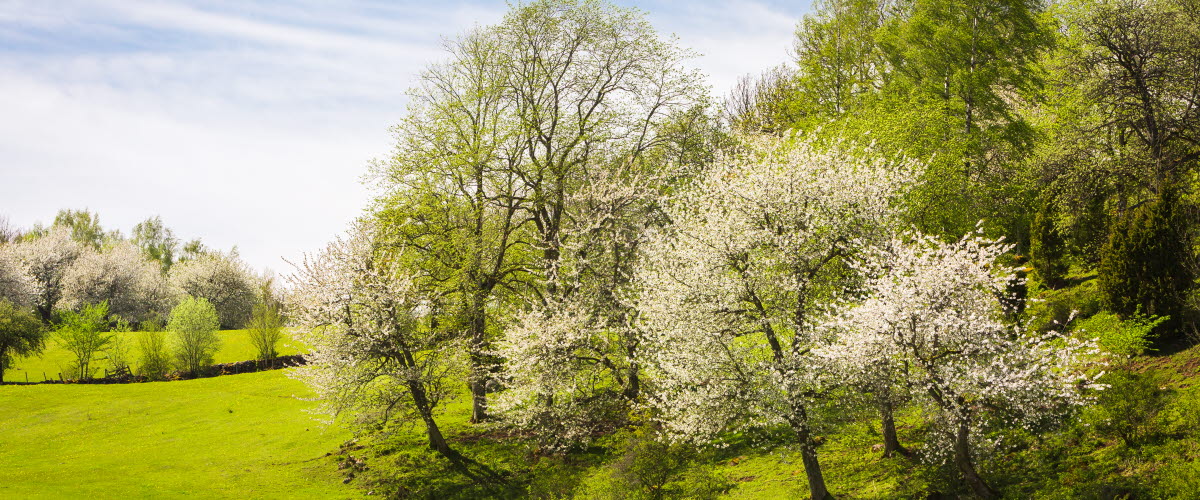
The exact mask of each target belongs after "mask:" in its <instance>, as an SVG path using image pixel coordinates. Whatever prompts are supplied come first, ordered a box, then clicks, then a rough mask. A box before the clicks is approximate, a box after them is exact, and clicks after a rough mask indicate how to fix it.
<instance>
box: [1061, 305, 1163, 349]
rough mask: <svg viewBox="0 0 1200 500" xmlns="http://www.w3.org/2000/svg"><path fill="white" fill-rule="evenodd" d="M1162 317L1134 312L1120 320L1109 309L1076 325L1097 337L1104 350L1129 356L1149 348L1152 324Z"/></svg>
mask: <svg viewBox="0 0 1200 500" xmlns="http://www.w3.org/2000/svg"><path fill="white" fill-rule="evenodd" d="M1166 320H1167V318H1165V317H1147V316H1143V315H1141V314H1134V315H1132V316H1131V317H1130V318H1129V319H1125V320H1122V319H1121V318H1120V317H1119V316H1117V315H1116V314H1113V313H1111V312H1107V311H1106V312H1102V313H1099V314H1096V315H1094V316H1092V317H1090V318H1088V319H1086V320H1083V321H1081V322H1080V323H1079V324H1078V325H1077V326H1076V331H1080V332H1083V334H1084V335H1085V336H1087V337H1090V338H1095V339H1097V340H1098V341H1099V343H1100V347H1101V348H1102V349H1104V350H1105V351H1107V352H1110V353H1112V354H1116V355H1117V356H1122V357H1132V356H1137V355H1140V354H1143V353H1145V352H1146V351H1147V350H1150V349H1151V347H1150V346H1151V344H1152V343H1153V339H1154V335H1153V331H1154V328H1155V327H1157V326H1158V325H1160V324H1162V323H1163V322H1164V321H1166Z"/></svg>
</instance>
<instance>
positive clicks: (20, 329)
mask: <svg viewBox="0 0 1200 500" xmlns="http://www.w3.org/2000/svg"><path fill="white" fill-rule="evenodd" d="M45 344H46V331H45V329H44V328H42V323H41V322H40V321H38V319H37V317H36V316H34V315H33V313H31V312H29V311H27V310H25V309H24V308H21V307H19V306H17V305H16V304H13V303H12V302H9V301H7V300H5V299H3V298H0V383H2V382H3V377H4V371H5V370H7V369H8V367H9V365H11V364H12V361H13V358H14V357H16V356H32V355H35V354H37V353H38V352H40V351H41V350H42V348H43V347H44V346H45Z"/></svg>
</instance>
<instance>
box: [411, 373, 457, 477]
mask: <svg viewBox="0 0 1200 500" xmlns="http://www.w3.org/2000/svg"><path fill="white" fill-rule="evenodd" d="M408 392H409V394H410V395H412V398H413V403H414V404H415V406H416V407H417V413H420V414H421V420H422V421H424V422H425V435H426V436H428V437H429V449H431V450H433V451H436V452H438V453H440V454H441V455H442V456H444V457H446V458H448V459H451V460H454V459H455V458H456V457H457V454H456V453H455V452H454V450H452V449H450V444H449V443H447V442H446V438H445V436H442V430H441V429H440V428H438V425H437V422H436V421H435V420H434V419H433V408H431V407H430V406H429V398H427V397H426V396H425V388H424V387H422V386H421V383H420V382H417V381H415V380H410V381H409V382H408Z"/></svg>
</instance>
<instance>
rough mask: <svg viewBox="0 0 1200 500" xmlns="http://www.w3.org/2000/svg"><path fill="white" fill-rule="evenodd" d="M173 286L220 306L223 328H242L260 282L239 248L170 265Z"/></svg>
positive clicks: (218, 308) (247, 318)
mask: <svg viewBox="0 0 1200 500" xmlns="http://www.w3.org/2000/svg"><path fill="white" fill-rule="evenodd" d="M169 282H170V283H171V286H173V287H175V288H178V289H180V290H182V291H183V292H185V293H187V294H188V295H191V296H192V297H197V298H204V299H206V300H208V301H209V302H211V303H212V305H213V307H215V308H216V309H217V315H218V316H219V317H220V318H221V327H222V328H241V327H242V326H243V325H245V324H246V322H247V321H249V320H250V315H251V313H252V312H253V308H254V304H255V302H257V300H258V294H257V290H258V283H257V282H256V281H255V278H254V276H253V275H252V274H251V273H250V270H249V269H247V268H246V264H245V263H243V262H242V261H241V259H239V258H238V256H237V253H236V251H235V252H231V253H229V254H221V253H217V252H211V253H205V254H203V255H201V256H199V257H197V258H194V259H191V260H188V261H184V262H180V263H178V264H176V265H174V266H171V274H170V277H169Z"/></svg>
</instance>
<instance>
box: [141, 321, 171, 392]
mask: <svg viewBox="0 0 1200 500" xmlns="http://www.w3.org/2000/svg"><path fill="white" fill-rule="evenodd" d="M138 351H139V352H140V354H141V357H140V359H139V365H138V370H139V373H141V374H142V375H143V376H145V377H146V378H149V379H151V380H162V379H163V378H165V377H166V375H167V372H168V371H170V370H171V356H170V354H169V353H168V352H167V335H166V333H165V332H163V331H161V330H154V331H147V332H143V333H142V335H141V336H140V337H138Z"/></svg>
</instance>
